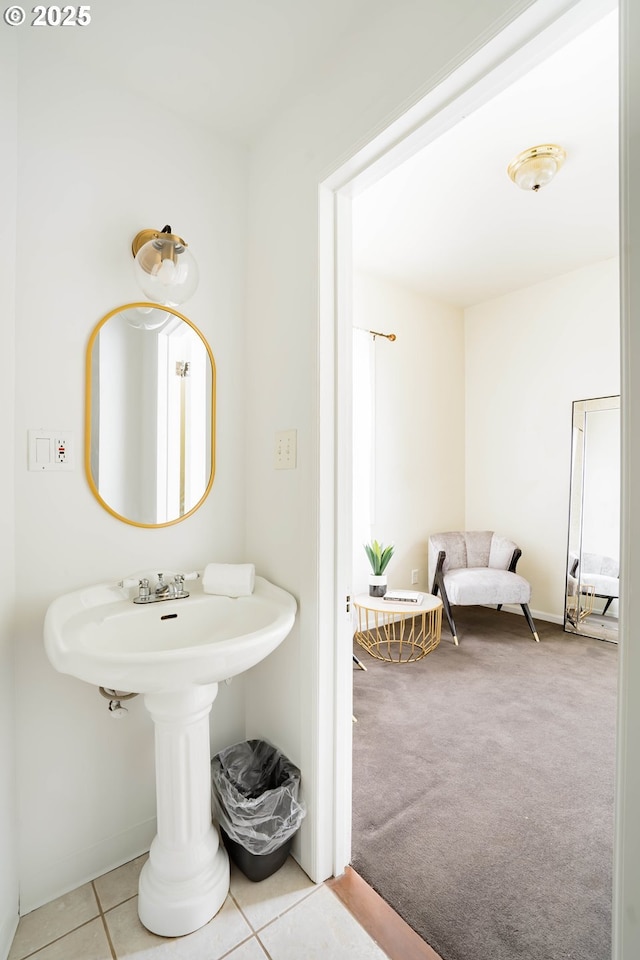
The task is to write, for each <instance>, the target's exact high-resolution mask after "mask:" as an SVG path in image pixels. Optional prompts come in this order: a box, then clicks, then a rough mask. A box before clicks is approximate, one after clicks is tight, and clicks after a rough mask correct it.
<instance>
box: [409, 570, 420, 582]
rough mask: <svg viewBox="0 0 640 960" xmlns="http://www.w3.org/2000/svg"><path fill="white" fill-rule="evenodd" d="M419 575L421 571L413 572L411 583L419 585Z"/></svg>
mask: <svg viewBox="0 0 640 960" xmlns="http://www.w3.org/2000/svg"><path fill="white" fill-rule="evenodd" d="M419 573H420V570H412V571H411V583H417V582H418V575H419Z"/></svg>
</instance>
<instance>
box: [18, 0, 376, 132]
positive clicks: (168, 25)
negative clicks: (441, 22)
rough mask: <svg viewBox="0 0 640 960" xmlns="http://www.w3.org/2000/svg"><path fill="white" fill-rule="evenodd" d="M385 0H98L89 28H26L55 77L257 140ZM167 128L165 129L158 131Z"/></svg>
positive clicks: (26, 39) (25, 36)
mask: <svg viewBox="0 0 640 960" xmlns="http://www.w3.org/2000/svg"><path fill="white" fill-rule="evenodd" d="M387 4H388V0H321V2H318V0H179V2H176V0H93V3H92V4H91V5H90V7H91V17H92V20H91V23H90V24H89V25H88V26H86V27H76V28H75V29H71V30H70V29H66V30H55V31H54V30H47V29H44V30H24V29H22V30H20V31H18V42H19V44H20V47H21V48H23V49H26V48H28V49H29V52H30V53H31V54H32V55H33V56H34V57H35V58H36V59H37V60H41V62H42V61H44V62H47V64H48V68H49V69H51V70H52V72H53V74H54V75H57V74H58V73H59V72H60V71H67V72H69V73H71V74H72V76H73V77H75V82H77V80H78V77H81V76H82V73H83V72H94V73H99V74H100V75H101V76H102V77H106V78H108V82H109V83H110V84H116V85H119V86H121V87H124V88H125V89H127V90H128V91H130V92H132V93H135V94H136V95H140V96H143V97H146V98H151V99H153V100H155V101H156V102H161V103H163V104H164V105H165V106H166V107H167V108H168V109H169V110H171V111H174V112H175V113H177V114H179V115H180V116H184V117H187V118H189V119H191V120H193V121H195V122H196V123H198V124H200V125H202V126H206V127H209V128H210V129H212V130H214V131H216V132H217V133H219V134H220V135H221V136H223V137H230V138H232V139H234V140H236V141H239V142H244V143H251V142H252V141H254V140H255V139H256V138H257V137H258V136H259V135H260V134H261V132H262V131H263V130H264V129H265V128H266V127H268V125H269V123H270V122H271V121H272V120H273V119H275V117H276V116H277V114H278V113H279V112H280V110H281V109H282V108H283V107H284V106H286V105H288V103H289V102H290V101H291V100H292V99H293V98H294V97H295V96H296V93H297V91H298V89H299V87H300V84H301V83H303V82H305V80H306V79H308V78H309V77H312V76H313V74H314V72H315V71H316V70H318V69H321V68H323V67H325V66H326V64H327V63H328V62H329V61H330V59H331V57H332V56H333V55H334V52H335V50H336V48H337V47H338V46H339V45H340V44H341V43H344V42H346V39H347V38H348V37H349V35H350V33H351V32H352V31H355V30H357V29H358V27H359V26H361V25H362V23H363V19H364V18H365V17H367V18H370V17H372V16H375V15H376V14H377V13H379V12H380V11H382V10H384V8H385V6H387ZM161 133H162V131H159V134H161Z"/></svg>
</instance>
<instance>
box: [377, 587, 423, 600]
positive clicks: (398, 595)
mask: <svg viewBox="0 0 640 960" xmlns="http://www.w3.org/2000/svg"><path fill="white" fill-rule="evenodd" d="M383 599H384V600H388V601H389V602H390V603H422V594H421V593H419V592H418V591H417V590H387V592H386V593H385V595H384V598H383Z"/></svg>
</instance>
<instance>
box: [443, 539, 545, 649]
mask: <svg viewBox="0 0 640 960" xmlns="http://www.w3.org/2000/svg"><path fill="white" fill-rule="evenodd" d="M521 555H522V550H520V548H519V547H518V546H517V545H516V544H515V543H514V542H513V541H512V540H507V539H505V538H504V537H499V536H498V535H497V534H495V533H493V531H492V530H472V531H455V532H449V533H434V534H433V535H432V536H430V537H429V579H430V580H431V582H432V588H431V592H432V593H433V594H434V595H436V596H437V594H438V593H440V594H441V596H442V605H443V607H444V612H445V616H446V618H447V622H448V624H449V628H450V630H451V633H452V635H453V642H454V643H455V644H456V645H457V643H458V634H457V631H456V626H455V623H454V620H453V614H452V612H451V607H452V606H458V605H459V606H472V605H476V604H496V606H497V607H498V610H500V608H501V607H502V605H503V604H504V603H518V604H520V606H521V607H522V612H523V613H524V615H525V617H526V620H527V623H528V625H529V629H530V630H531V633H532V634H533V638H534V640H535V641H536V643H538V642H539V640H540V638H539V636H538V631H537V629H536V625H535V623H534V622H533V618H532V616H531V612H530V610H529V601H530V600H531V585H530V583H529V581H528V580H525V578H524V577H521V576H520V574H518V573H516V564H517V563H518V560H519V559H520V557H521Z"/></svg>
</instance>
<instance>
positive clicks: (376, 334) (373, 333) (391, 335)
mask: <svg viewBox="0 0 640 960" xmlns="http://www.w3.org/2000/svg"><path fill="white" fill-rule="evenodd" d="M355 329H356V330H363V331H364V333H370V334H371V336H372V337H373V339H374V340H375V338H376V337H386V339H387V340H390V341H391V342H392V343H393V341H394V340H395V339H396V335H395V333H380V331H379V330H366V329H365V328H364V327H356V328H355Z"/></svg>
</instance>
